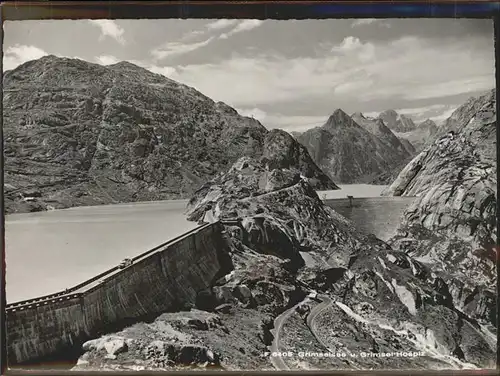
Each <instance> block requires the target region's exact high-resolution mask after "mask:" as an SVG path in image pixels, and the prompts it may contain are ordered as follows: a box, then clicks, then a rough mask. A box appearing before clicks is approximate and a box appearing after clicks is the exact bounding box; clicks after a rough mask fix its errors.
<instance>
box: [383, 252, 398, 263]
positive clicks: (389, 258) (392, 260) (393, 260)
mask: <svg viewBox="0 0 500 376" xmlns="http://www.w3.org/2000/svg"><path fill="white" fill-rule="evenodd" d="M385 258H386V259H387V260H388V261H389V262H392V263H393V264H394V263H395V262H396V257H394V256H393V255H391V254H387V255H386V256H385Z"/></svg>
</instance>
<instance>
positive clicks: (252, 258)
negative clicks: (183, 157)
mask: <svg viewBox="0 0 500 376" xmlns="http://www.w3.org/2000/svg"><path fill="white" fill-rule="evenodd" d="M331 125H332V126H335V125H336V122H333V123H332V124H331ZM349 126H353V127H355V126H356V125H352V124H351V125H349ZM358 127H359V126H358ZM289 138H291V136H289V135H288V134H286V133H284V132H282V131H277V130H274V131H271V132H269V134H267V135H266V138H265V140H264V147H263V151H262V156H261V157H258V158H255V157H248V156H246V157H241V158H240V159H238V160H237V161H236V162H235V163H234V164H233V165H232V167H231V168H230V169H229V170H228V171H227V172H226V173H224V174H220V175H219V176H217V177H215V178H214V179H212V180H211V181H210V182H208V183H206V184H205V185H204V186H203V187H202V188H200V189H199V190H198V191H197V192H195V194H194V195H193V198H192V199H191V200H190V203H189V206H188V211H187V215H188V218H189V219H190V220H193V221H216V220H219V221H221V223H222V225H223V227H224V230H223V236H224V238H225V241H226V242H227V245H228V248H229V257H230V258H231V264H232V270H231V271H230V272H228V274H226V275H224V276H221V277H220V278H218V280H217V281H214V283H213V285H212V286H211V287H210V288H208V289H207V290H206V291H202V292H200V293H199V296H198V298H197V299H196V307H191V309H190V310H187V311H183V312H177V313H168V314H164V315H162V316H160V317H159V318H157V319H156V320H155V322H154V323H152V324H137V325H135V326H133V327H130V328H127V329H125V330H124V331H123V332H121V333H117V334H115V335H113V338H122V339H123V341H124V342H125V343H126V344H127V350H126V351H125V349H122V351H121V352H118V353H117V354H115V356H116V357H117V359H109V358H106V353H105V352H103V351H101V353H99V351H98V350H97V347H95V346H94V347H92V349H90V350H88V351H87V355H84V358H83V359H81V362H80V364H79V366H78V369H80V370H81V369H93V368H92V367H96V366H97V365H100V366H101V367H102V368H106V367H108V365H109V364H115V363H113V362H115V361H116V360H120V359H121V360H122V362H121V363H120V364H121V366H122V368H121V369H123V364H134V365H140V366H141V367H144V368H142V369H151V368H154V367H160V368H161V369H170V370H171V369H179V367H185V364H186V362H182V361H181V360H180V358H179V357H178V356H175V354H176V353H178V351H177V350H176V351H173V350H172V351H171V350H168V351H164V352H158V351H156V350H155V351H152V350H150V349H151V347H152V346H153V345H152V343H150V342H151V341H162V342H163V344H162V349H179V350H182V349H183V348H188V349H193V348H195V347H196V349H199V351H198V350H197V351H196V352H193V351H191V350H190V351H191V352H190V354H199V356H198V355H197V356H196V357H193V356H190V357H189V358H188V359H189V360H190V361H191V366H192V367H205V366H207V365H209V364H210V363H207V361H208V360H207V359H208V354H218V355H217V357H215V356H213V357H211V358H210V359H213V360H214V361H215V360H216V359H219V360H220V362H215V363H214V365H217V366H220V367H221V368H224V369H228V370H243V369H245V370H249V369H252V370H263V369H268V370H269V369H271V367H272V364H271V362H270V360H269V357H264V356H262V355H261V354H263V353H266V352H268V351H269V349H271V348H273V347H272V346H274V344H275V338H273V336H275V335H276V333H277V332H276V331H277V330H280V336H279V339H278V343H277V346H278V350H279V351H284V352H286V351H293V352H294V353H297V352H298V351H318V352H323V353H327V352H329V351H332V352H336V353H346V354H348V353H356V354H360V353H361V352H365V353H372V354H380V353H384V354H388V353H391V354H395V355H393V356H381V357H376V356H375V355H374V356H368V357H363V356H359V357H357V358H349V359H348V361H346V360H345V359H342V358H341V357H323V358H315V357H310V358H294V357H293V356H292V357H286V359H284V362H285V363H286V364H288V366H289V367H291V368H292V369H297V370H300V369H323V370H324V369H332V368H341V369H368V368H370V369H375V368H377V369H387V368H426V369H428V368H432V369H436V368H454V369H460V368H464V367H472V368H473V367H492V366H493V360H494V358H495V348H496V342H495V341H494V340H492V334H491V333H490V334H488V333H489V332H488V330H489V329H487V328H486V327H485V326H484V325H482V324H483V323H484V322H485V321H484V320H483V318H484V317H485V316H484V313H485V312H488V310H490V309H491V303H490V302H489V301H488V300H487V299H486V298H485V295H484V293H482V292H477V293H475V292H473V293H470V294H469V293H467V291H468V290H467V289H466V288H463V289H462V293H463V294H467V295H468V298H467V299H466V300H467V301H466V302H465V303H466V304H464V305H461V303H460V302H461V301H460V299H456V298H455V295H456V292H455V291H456V289H457V287H456V285H454V284H453V283H449V282H448V281H447V280H445V279H443V278H442V277H441V276H440V275H439V273H437V272H434V269H433V268H432V267H431V266H429V265H426V263H425V262H424V261H419V260H417V259H415V258H413V257H411V256H410V255H408V254H406V253H405V252H403V251H400V250H395V249H392V248H391V246H390V245H389V244H386V243H384V242H383V241H381V240H379V239H377V238H376V237H374V236H370V235H365V234H362V233H360V232H358V231H357V230H356V229H355V228H354V226H353V225H352V223H350V222H349V221H348V220H347V219H345V218H344V217H342V216H340V215H339V214H338V213H336V212H335V211H334V210H332V209H331V208H329V207H326V206H324V205H323V203H322V201H321V200H320V199H319V198H318V196H317V194H316V192H315V191H314V189H313V188H312V186H311V185H310V183H309V179H308V178H306V177H305V176H304V175H303V174H302V173H301V171H300V170H301V163H302V162H301V160H302V158H305V157H303V156H302V152H301V150H300V149H299V150H297V148H295V147H292V146H291V145H293V144H292V143H291V141H290V140H289ZM473 272H474V273H476V272H477V270H476V269H474V271H473ZM311 291H317V292H318V293H319V295H318V297H317V298H316V299H317V300H321V301H323V303H322V304H324V306H322V307H321V309H320V310H319V312H317V310H315V307H317V304H318V303H317V302H315V301H314V299H306V295H307V294H308V293H310V292H311ZM301 302H302V303H303V304H307V305H308V306H309V308H308V307H306V306H305V305H304V306H301V307H299V306H298V304H300V303H301ZM296 307H297V310H295V308H296ZM313 311H316V312H315V316H314V317H308V316H307V312H311V313H312V312H313ZM479 312H483V313H482V314H479ZM281 313H287V315H285V316H286V317H288V318H286V317H285V316H284V317H285V320H284V321H282V322H280V324H279V325H280V326H279V328H273V324H272V323H273V321H274V319H279V317H281ZM471 316H474V317H476V319H474V318H472V317H471ZM121 343H122V342H120V343H118V344H121ZM174 344H176V345H174ZM268 346H270V347H268ZM108 347H109V346H108ZM115 347H120V346H115ZM115 347H113V346H111V347H110V348H115ZM169 351H170V352H173V355H170V352H169ZM401 352H405V353H408V352H412V353H413V352H415V353H418V354H419V355H417V356H403V355H400V356H398V355H397V354H398V353H401ZM108 353H109V352H108ZM199 359H200V360H199ZM201 361H205V363H201ZM85 362H87V363H85ZM127 362H128V363H127ZM200 363H201V364H200ZM158 364H159V365H160V366H158Z"/></svg>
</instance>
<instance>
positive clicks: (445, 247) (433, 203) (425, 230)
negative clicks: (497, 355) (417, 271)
mask: <svg viewBox="0 0 500 376" xmlns="http://www.w3.org/2000/svg"><path fill="white" fill-rule="evenodd" d="M450 119H451V120H449V121H447V122H446V124H448V125H450V126H451V128H450V129H452V130H454V131H455V132H456V133H455V134H451V133H450V134H448V135H445V136H442V137H441V138H438V139H437V140H436V141H435V142H434V143H433V144H432V145H430V146H428V147H426V148H425V149H424V150H423V151H422V152H421V153H420V154H419V155H418V156H416V157H415V158H414V159H413V160H412V161H411V162H410V163H409V164H408V165H407V166H406V167H405V168H404V169H403V171H402V172H401V173H400V175H399V176H398V178H397V179H396V180H395V181H394V183H393V184H392V185H391V186H390V187H389V188H388V190H387V191H386V192H385V194H386V195H396V196H400V195H403V196H417V198H416V200H415V201H414V202H413V204H412V205H411V206H410V207H409V208H408V209H407V210H406V212H405V215H404V219H403V223H402V227H401V229H400V230H399V234H398V235H397V236H396V237H395V238H394V239H392V240H391V242H390V243H391V244H393V246H394V247H396V248H399V249H400V250H403V251H404V252H405V253H407V254H408V255H411V256H412V257H414V258H415V259H417V260H420V261H421V262H422V263H425V264H427V265H429V266H431V268H432V270H433V271H434V272H435V273H436V275H439V276H440V278H442V279H443V280H444V281H446V283H447V286H448V287H447V288H448V290H449V294H450V298H451V299H453V301H454V304H455V305H456V306H457V307H458V308H459V309H460V310H462V311H463V312H465V313H467V314H468V315H470V316H471V317H474V318H476V319H478V320H480V321H481V322H483V323H489V324H491V325H496V324H495V320H496V319H495V317H496V292H495V288H494V286H495V285H496V273H495V264H496V259H497V250H496V247H495V244H496V238H497V232H496V226H497V224H496V205H497V203H496V200H497V197H496V192H497V179H496V132H497V120H496V110H495V92H494V91H491V92H489V93H488V94H487V95H484V96H481V97H479V98H476V99H475V100H474V101H468V102H467V103H466V104H465V105H464V106H462V107H460V108H459V109H458V110H457V111H456V112H455V113H454V114H453V115H452V117H451V118H450ZM460 121H461V122H462V123H461V124H460Z"/></svg>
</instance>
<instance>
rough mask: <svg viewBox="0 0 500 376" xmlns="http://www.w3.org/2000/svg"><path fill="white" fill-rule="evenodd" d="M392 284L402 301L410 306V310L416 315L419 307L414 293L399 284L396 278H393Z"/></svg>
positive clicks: (407, 306)
mask: <svg viewBox="0 0 500 376" xmlns="http://www.w3.org/2000/svg"><path fill="white" fill-rule="evenodd" d="M392 286H393V287H394V291H395V293H396V295H397V296H398V298H399V300H400V301H401V303H403V304H404V305H405V306H406V308H408V311H409V312H410V313H411V314H412V315H414V316H415V315H416V314H417V307H416V303H415V298H414V297H413V294H412V293H411V292H410V291H409V290H408V289H407V288H406V287H405V286H402V285H401V286H400V285H398V284H397V282H396V280H395V279H394V278H393V279H392Z"/></svg>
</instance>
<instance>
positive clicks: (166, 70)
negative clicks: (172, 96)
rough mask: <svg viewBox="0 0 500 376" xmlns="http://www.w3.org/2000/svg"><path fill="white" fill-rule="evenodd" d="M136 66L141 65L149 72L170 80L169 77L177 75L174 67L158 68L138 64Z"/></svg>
mask: <svg viewBox="0 0 500 376" xmlns="http://www.w3.org/2000/svg"><path fill="white" fill-rule="evenodd" d="M137 65H141V66H143V67H144V68H146V69H148V70H150V71H151V72H153V73H158V74H161V75H163V76H165V77H167V78H170V77H171V76H173V75H175V74H176V73H177V70H176V69H175V68H174V67H168V66H165V67H159V66H157V65H147V64H141V63H139V64H137Z"/></svg>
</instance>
